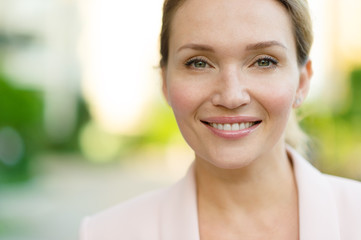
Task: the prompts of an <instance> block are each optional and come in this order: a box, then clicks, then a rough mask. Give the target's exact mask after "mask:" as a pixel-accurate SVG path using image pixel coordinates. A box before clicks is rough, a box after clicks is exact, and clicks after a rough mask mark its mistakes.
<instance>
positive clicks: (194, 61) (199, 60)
mask: <svg viewBox="0 0 361 240" xmlns="http://www.w3.org/2000/svg"><path fill="white" fill-rule="evenodd" d="M196 62H204V63H205V64H207V65H208V66H211V65H210V64H209V63H208V61H207V60H206V59H204V58H200V57H195V58H191V59H189V60H187V61H186V62H185V63H184V65H185V66H186V67H193V68H196V69H197V67H195V66H192V64H194V63H196Z"/></svg>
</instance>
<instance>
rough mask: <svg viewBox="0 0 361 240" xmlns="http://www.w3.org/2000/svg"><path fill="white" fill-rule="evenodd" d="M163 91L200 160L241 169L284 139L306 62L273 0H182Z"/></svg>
mask: <svg viewBox="0 0 361 240" xmlns="http://www.w3.org/2000/svg"><path fill="white" fill-rule="evenodd" d="M169 41H170V42H169V58H168V63H167V65H166V67H164V68H163V80H164V81H163V91H164V94H165V96H166V98H167V100H168V102H169V104H170V106H171V107H172V109H173V112H174V115H175V118H176V120H177V123H178V125H179V128H180V130H181V132H182V134H183V137H184V138H185V140H186V141H187V142H188V144H189V145H190V146H191V147H192V149H193V150H194V151H195V154H196V158H197V159H198V160H205V161H208V162H210V163H212V164H213V165H215V166H218V167H221V168H240V167H242V166H246V165H247V164H249V163H251V162H252V161H254V160H256V159H259V158H262V157H269V156H270V154H274V153H275V152H277V150H276V149H278V150H280V149H282V147H283V144H284V139H283V135H284V131H285V127H286V123H287V121H288V117H289V114H290V111H291V109H292V106H295V99H296V98H297V97H299V98H301V99H303V97H305V95H306V94H307V89H308V83H309V77H310V73H311V70H310V64H307V65H306V67H299V66H298V64H297V56H296V43H295V40H294V36H293V31H292V23H291V19H290V17H289V15H288V13H287V11H286V10H285V9H284V7H283V6H282V5H281V4H280V3H278V2H277V1H274V0H257V1H249V0H227V1H219V0H187V1H186V2H185V3H184V4H183V5H182V6H181V7H180V8H179V9H178V10H177V12H176V13H175V15H174V18H173V22H172V27H171V32H170V39H169Z"/></svg>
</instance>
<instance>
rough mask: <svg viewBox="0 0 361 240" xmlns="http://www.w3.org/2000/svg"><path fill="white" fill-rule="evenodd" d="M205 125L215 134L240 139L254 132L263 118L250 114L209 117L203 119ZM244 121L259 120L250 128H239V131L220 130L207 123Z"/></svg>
mask: <svg viewBox="0 0 361 240" xmlns="http://www.w3.org/2000/svg"><path fill="white" fill-rule="evenodd" d="M201 122H202V123H203V125H204V126H206V127H207V128H208V129H209V130H210V131H211V132H212V133H213V134H215V135H216V136H218V137H221V138H225V139H239V138H243V137H246V136H248V135H249V134H251V133H252V132H254V131H255V130H256V129H257V128H258V127H259V126H260V124H261V123H262V120H261V119H259V118H256V117H250V116H236V117H209V118H204V119H202V120H201ZM243 122H259V123H257V124H255V125H253V126H251V127H249V128H246V129H242V130H238V131H225V130H219V129H217V128H214V127H212V126H210V125H209V124H207V123H221V124H226V123H229V124H232V123H243Z"/></svg>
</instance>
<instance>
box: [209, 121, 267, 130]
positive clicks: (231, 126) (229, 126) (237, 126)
mask: <svg viewBox="0 0 361 240" xmlns="http://www.w3.org/2000/svg"><path fill="white" fill-rule="evenodd" d="M261 122H262V121H255V122H241V123H210V122H205V121H202V123H204V124H206V125H209V126H211V127H213V128H215V129H218V130H223V131H241V130H244V129H247V128H251V127H253V126H254V125H257V124H260V123H261Z"/></svg>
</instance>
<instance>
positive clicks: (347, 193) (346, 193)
mask: <svg viewBox="0 0 361 240" xmlns="http://www.w3.org/2000/svg"><path fill="white" fill-rule="evenodd" d="M325 177H326V179H327V180H328V182H329V183H330V185H331V189H332V190H333V193H334V196H335V200H336V204H337V206H336V207H337V210H338V217H339V223H340V231H341V233H342V234H343V235H344V236H345V239H354V237H355V236H360V234H361V231H360V226H361V182H358V181H355V180H351V179H346V178H341V177H336V176H330V175H325Z"/></svg>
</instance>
